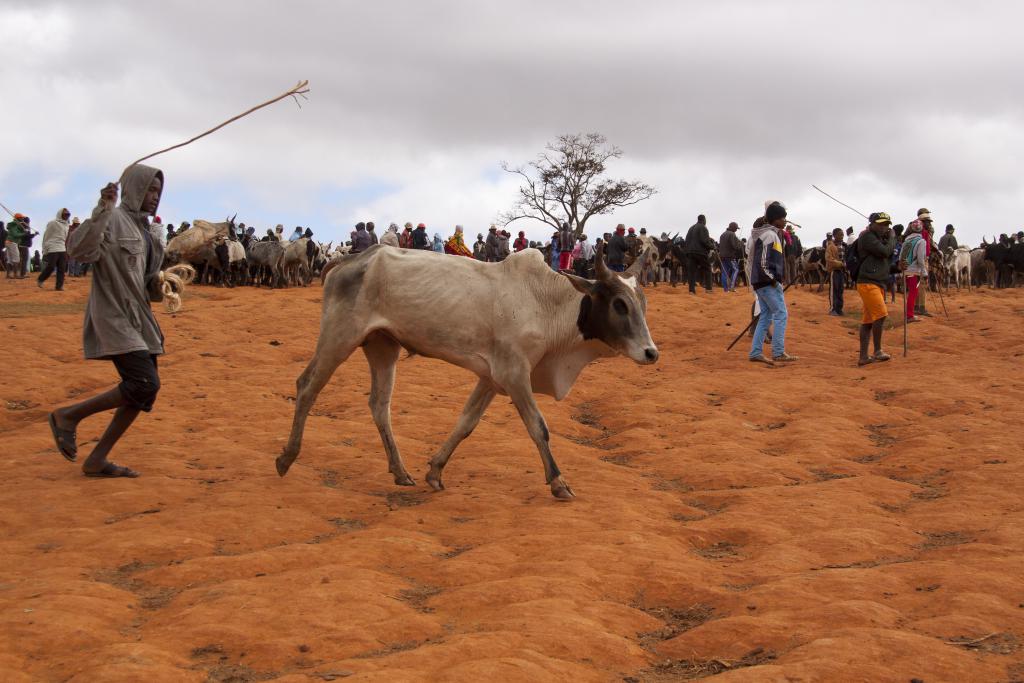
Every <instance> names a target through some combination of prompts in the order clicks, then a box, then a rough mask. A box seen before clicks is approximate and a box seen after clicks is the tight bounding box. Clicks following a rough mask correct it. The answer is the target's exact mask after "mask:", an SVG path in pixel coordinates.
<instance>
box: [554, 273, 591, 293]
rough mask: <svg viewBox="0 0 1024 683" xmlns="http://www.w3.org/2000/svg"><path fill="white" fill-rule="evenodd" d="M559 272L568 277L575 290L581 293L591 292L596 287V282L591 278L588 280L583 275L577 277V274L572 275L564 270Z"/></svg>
mask: <svg viewBox="0 0 1024 683" xmlns="http://www.w3.org/2000/svg"><path fill="white" fill-rule="evenodd" d="M561 274H562V275H564V276H565V277H566V278H568V280H569V282H571V283H572V286H573V287H575V288H576V291H578V292H580V293H581V294H593V293H594V289H595V288H596V287H597V283H596V282H594V281H593V280H588V279H586V278H584V277H579V276H578V275H573V274H572V273H566V272H564V271H561Z"/></svg>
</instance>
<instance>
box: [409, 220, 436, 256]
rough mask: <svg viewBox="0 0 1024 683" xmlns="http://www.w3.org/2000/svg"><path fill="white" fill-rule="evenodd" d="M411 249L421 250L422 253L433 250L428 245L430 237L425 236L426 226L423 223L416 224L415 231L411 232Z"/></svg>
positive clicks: (431, 246)
mask: <svg viewBox="0 0 1024 683" xmlns="http://www.w3.org/2000/svg"><path fill="white" fill-rule="evenodd" d="M412 248H413V249H422V250H424V251H432V250H433V245H431V243H430V237H429V236H428V235H427V226H426V224H425V223H420V224H418V225H417V226H416V229H415V230H413V231H412Z"/></svg>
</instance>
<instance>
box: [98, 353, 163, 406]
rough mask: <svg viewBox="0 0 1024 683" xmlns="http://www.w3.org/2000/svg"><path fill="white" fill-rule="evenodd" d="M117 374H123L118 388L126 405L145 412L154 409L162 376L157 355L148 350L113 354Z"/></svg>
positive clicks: (111, 358)
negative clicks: (157, 368)
mask: <svg viewBox="0 0 1024 683" xmlns="http://www.w3.org/2000/svg"><path fill="white" fill-rule="evenodd" d="M110 360H111V361H113V363H114V367H115V368H117V374H119V375H121V383H120V384H119V385H118V389H120V390H121V396H123V397H124V401H125V405H126V406H128V407H129V408H135V409H137V410H141V411H144V412H147V413H148V412H149V411H151V410H152V409H153V402H154V401H156V395H157V393H158V392H159V391H160V377H159V375H157V372H156V356H154V355H152V354H150V353H149V352H148V351H132V352H131V353H122V354H120V355H117V356H111V357H110Z"/></svg>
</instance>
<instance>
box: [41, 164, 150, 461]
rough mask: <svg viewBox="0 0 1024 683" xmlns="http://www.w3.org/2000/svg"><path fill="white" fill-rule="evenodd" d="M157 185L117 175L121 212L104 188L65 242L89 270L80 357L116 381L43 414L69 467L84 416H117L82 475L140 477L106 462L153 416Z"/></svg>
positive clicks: (141, 174)
mask: <svg viewBox="0 0 1024 683" xmlns="http://www.w3.org/2000/svg"><path fill="white" fill-rule="evenodd" d="M163 180H164V177H163V173H162V172H161V171H160V170H159V169H156V168H151V167H149V166H143V165H142V164H135V165H133V166H129V167H128V168H126V169H125V171H124V173H123V174H122V175H121V180H120V186H121V192H122V196H121V203H120V205H117V206H115V204H116V202H117V194H118V186H117V185H115V184H114V183H109V184H107V186H106V187H104V188H103V189H102V190H101V191H100V200H99V203H98V204H97V205H96V208H95V209H93V212H92V216H91V217H90V218H89V220H87V221H85V222H84V223H82V225H81V226H80V227H79V228H78V229H77V230H76V231H75V232H74V233H73V234H72V235H71V237H70V238H69V240H68V245H67V249H68V253H69V254H70V255H71V257H72V258H74V259H75V260H77V261H79V262H81V263H92V264H94V267H93V277H92V287H91V289H90V290H89V301H88V303H87V304H86V308H85V321H84V325H83V334H82V342H83V346H84V349H85V357H86V358H87V359H97V360H109V361H112V362H113V363H114V367H115V368H116V369H117V372H118V374H119V375H120V376H121V383H120V384H119V385H117V386H116V387H114V388H113V389H109V390H107V391H105V392H103V393H102V394H99V395H98V396H94V397H92V398H89V399H86V400H84V401H82V402H81V403H76V404H74V405H71V406H67V407H64V408H58V409H56V410H54V411H53V412H52V413H50V415H49V423H50V429H51V431H52V432H53V437H54V441H55V443H56V446H57V450H58V451H60V453H61V454H62V455H63V456H64V457H65V458H66V459H67V460H69V461H71V462H75V460H76V459H77V456H78V444H77V438H76V430H77V429H78V424H79V423H80V422H81V421H82V420H84V419H85V418H87V417H89V416H90V415H94V414H96V413H99V412H103V411H107V410H114V411H115V412H114V417H113V419H112V420H111V422H110V425H109V426H108V427H107V429H106V431H105V432H104V433H103V436H101V437H100V440H99V442H98V443H97V444H96V446H95V448H93V451H92V453H90V454H89V457H88V458H86V460H85V462H84V463H82V472H83V473H84V474H85V475H86V476H90V477H137V476H139V475H138V473H137V472H135V471H133V470H131V469H129V468H127V467H122V466H120V465H115V464H114V463H112V462H110V461H109V460H107V456H108V454H109V453H110V451H111V449H112V448H113V447H114V445H115V444H116V443H117V442H118V440H119V439H120V438H121V437H122V436H123V435H124V433H125V431H127V429H128V428H129V427H130V426H131V424H132V423H133V422H134V421H135V418H136V417H138V415H139V413H140V412H143V411H144V412H149V411H150V410H152V408H153V402H154V401H155V400H156V395H157V392H158V391H159V390H160V378H159V376H158V374H157V363H156V357H157V356H159V355H161V354H162V353H163V352H164V343H163V342H164V336H163V333H162V332H161V331H160V326H159V325H158V324H157V321H156V317H155V316H154V315H153V311H152V310H151V308H150V302H151V301H160V300H162V299H163V291H162V288H161V277H160V276H161V272H160V265H161V262H162V261H163V248H162V247H161V246H160V243H159V242H157V241H156V240H154V239H153V237H152V235H150V232H149V217H150V216H152V215H155V214H156V210H157V207H158V206H159V205H160V196H161V194H162V192H163Z"/></svg>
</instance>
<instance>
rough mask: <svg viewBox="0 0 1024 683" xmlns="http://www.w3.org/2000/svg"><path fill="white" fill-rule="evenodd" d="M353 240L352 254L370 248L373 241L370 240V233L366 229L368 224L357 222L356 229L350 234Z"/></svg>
mask: <svg viewBox="0 0 1024 683" xmlns="http://www.w3.org/2000/svg"><path fill="white" fill-rule="evenodd" d="M350 238H351V240H352V251H350V252H349V253H351V254H360V253H362V252H364V251H366V250H367V249H369V248H370V245H371V244H373V242H372V241H371V240H370V233H368V232H367V231H366V224H365V223H363V222H362V221H359V222H358V223H356V229H355V230H353V231H352V234H351V235H350Z"/></svg>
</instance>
